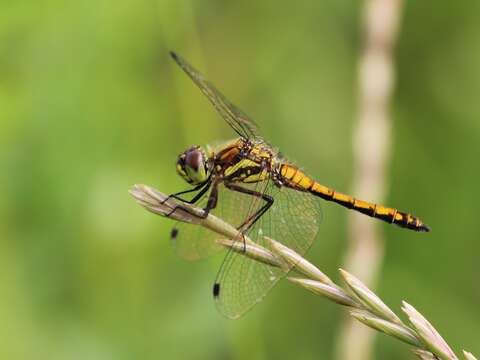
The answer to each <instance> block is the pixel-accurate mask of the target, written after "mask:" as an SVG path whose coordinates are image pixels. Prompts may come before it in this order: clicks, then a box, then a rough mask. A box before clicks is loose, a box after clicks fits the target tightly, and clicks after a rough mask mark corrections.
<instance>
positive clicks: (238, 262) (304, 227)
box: [215, 182, 321, 318]
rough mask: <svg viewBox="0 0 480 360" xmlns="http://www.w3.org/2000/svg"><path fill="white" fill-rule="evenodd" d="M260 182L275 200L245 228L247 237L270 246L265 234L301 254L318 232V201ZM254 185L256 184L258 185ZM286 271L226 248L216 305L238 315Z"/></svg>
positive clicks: (308, 195)
mask: <svg viewBox="0 0 480 360" xmlns="http://www.w3.org/2000/svg"><path fill="white" fill-rule="evenodd" d="M261 186H263V187H264V189H263V191H265V193H266V194H268V195H270V196H273V197H274V199H275V202H274V204H273V205H272V207H271V208H270V209H269V210H268V211H267V212H266V213H265V214H264V215H263V216H262V217H261V218H260V219H259V220H258V221H257V223H255V224H254V226H253V227H251V228H250V229H249V230H248V231H247V234H248V236H249V238H250V239H252V240H253V241H255V242H256V243H258V244H259V245H261V246H263V247H265V248H267V249H270V246H269V245H268V243H267V241H266V240H265V238H264V237H265V236H268V237H270V238H272V239H275V240H277V241H279V242H281V243H283V244H285V245H286V246H288V247H289V248H291V249H293V250H294V251H296V252H297V253H299V254H300V255H302V256H303V255H304V254H305V253H306V252H307V251H308V249H309V248H310V246H311V244H312V243H313V241H314V240H315V238H316V236H317V234H318V228H319V225H320V221H321V209H320V204H319V202H318V201H317V199H315V198H314V197H313V196H311V195H310V194H308V193H304V192H300V191H296V190H292V189H288V188H281V189H278V188H276V187H275V186H274V185H273V184H271V183H268V182H265V183H263V185H261ZM255 187H256V188H257V189H258V188H259V186H258V185H256V186H255ZM244 196H245V195H244ZM242 201H251V200H246V199H243V200H242ZM259 205H260V204H258V203H257V205H255V206H253V207H252V208H251V209H250V211H255V209H258V208H259ZM286 274H287V272H284V271H282V270H281V269H279V268H275V267H272V266H268V265H265V264H262V263H259V262H257V261H254V260H252V259H250V258H248V257H246V256H243V255H241V254H238V253H236V252H234V251H230V252H229V254H228V255H227V257H226V258H225V261H224V263H223V265H222V267H221V269H220V272H219V274H218V275H217V280H216V282H215V284H216V285H215V287H216V291H217V292H218V295H217V296H216V298H215V299H216V303H217V307H218V309H219V310H220V312H221V313H223V314H224V315H225V316H227V317H229V318H238V317H240V316H241V315H242V314H244V313H245V312H246V311H248V310H249V309H250V308H251V307H252V306H253V305H255V304H256V303H258V302H259V301H261V300H262V299H263V297H264V296H265V295H266V294H267V293H268V291H269V290H270V289H271V288H272V287H273V286H274V285H275V284H276V283H277V282H278V281H279V280H280V279H281V278H283V277H284V276H285V275H286Z"/></svg>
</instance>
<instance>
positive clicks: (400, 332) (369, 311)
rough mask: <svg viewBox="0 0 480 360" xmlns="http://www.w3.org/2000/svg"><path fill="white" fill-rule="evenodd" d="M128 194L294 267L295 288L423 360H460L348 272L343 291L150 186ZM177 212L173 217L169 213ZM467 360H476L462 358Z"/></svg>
mask: <svg viewBox="0 0 480 360" xmlns="http://www.w3.org/2000/svg"><path fill="white" fill-rule="evenodd" d="M130 194H131V195H132V196H133V197H134V198H135V199H136V200H137V202H138V203H139V204H140V205H142V206H143V207H144V208H145V209H147V210H148V211H151V212H153V213H155V214H158V215H162V216H165V215H167V214H170V216H169V218H171V219H173V220H177V221H184V222H188V223H193V224H197V225H198V226H204V227H206V228H208V229H210V230H212V231H215V232H216V233H218V234H219V235H220V236H221V238H220V240H219V241H218V242H219V243H220V244H221V245H223V246H225V247H226V248H233V249H234V251H237V252H239V253H240V254H242V255H244V256H248V257H250V258H252V259H254V260H255V261H260V262H262V263H264V264H265V266H277V267H281V268H283V269H284V270H285V271H289V269H291V268H292V267H294V270H295V271H296V272H297V273H298V274H301V275H303V276H301V277H289V278H288V280H290V281H291V282H292V283H294V284H297V285H299V286H301V287H303V288H305V289H307V290H309V291H311V292H312V293H314V294H316V295H320V296H322V297H324V298H326V299H328V300H330V301H333V302H335V303H337V304H340V305H343V306H346V307H347V308H348V310H349V314H350V315H351V317H352V319H355V320H358V322H360V323H362V324H364V325H366V326H368V327H370V328H372V329H374V330H376V331H378V332H381V333H384V334H386V335H388V336H390V337H393V338H395V339H397V340H400V341H402V342H403V343H406V344H408V345H410V346H412V347H413V348H412V351H413V353H414V354H415V355H416V356H417V357H418V358H420V359H423V360H427V359H437V360H438V359H440V360H458V359H459V358H458V357H457V356H456V355H455V353H454V352H453V350H452V349H451V348H450V347H449V346H448V344H447V343H446V342H445V340H444V339H443V338H442V337H441V336H440V334H439V333H438V331H437V330H436V329H435V328H434V327H433V326H432V325H431V324H430V323H429V322H428V320H427V319H425V317H424V316H423V315H422V314H420V313H419V312H418V311H417V310H416V309H415V308H414V307H413V306H411V305H410V304H408V303H406V302H403V303H402V310H403V312H404V313H405V315H406V316H407V318H408V322H404V321H402V320H401V319H400V318H399V317H398V316H397V315H396V314H395V313H394V312H393V311H392V310H391V309H390V308H389V307H388V306H387V305H386V304H385V303H384V302H383V301H382V300H381V299H380V298H379V297H378V296H377V295H376V294H375V293H374V292H372V291H371V290H370V289H369V288H368V287H367V286H365V284H364V283H363V282H361V281H360V280H359V279H357V278H356V277H355V276H353V275H352V274H350V273H349V272H347V271H345V270H342V269H340V270H339V271H340V275H341V277H342V279H343V281H344V282H345V284H346V285H345V286H342V285H338V284H336V283H335V282H334V281H332V280H331V279H330V278H329V277H328V276H327V275H325V274H324V273H323V272H322V271H321V270H320V269H318V268H317V267H316V266H314V265H313V264H311V263H310V262H309V261H307V260H306V259H305V258H303V257H302V256H300V255H299V254H297V253H296V252H295V251H293V250H292V249H289V248H288V247H286V246H285V245H282V244H281V243H280V242H277V241H275V240H273V239H269V238H267V240H268V242H269V245H270V248H271V249H267V248H264V247H261V246H259V245H257V244H256V243H254V242H252V241H251V240H250V239H248V238H245V240H246V242H247V246H244V245H243V243H240V242H238V241H232V240H229V239H238V238H242V235H241V234H240V233H239V232H238V231H237V230H236V229H235V228H234V227H233V226H231V225H230V224H228V223H226V222H224V221H223V220H222V219H220V218H217V217H216V216H214V215H212V214H209V215H208V216H207V217H206V218H205V219H201V218H198V216H196V215H198V214H199V213H200V212H201V211H202V210H201V209H199V208H196V207H195V206H191V205H188V204H184V203H179V202H177V201H176V200H174V199H170V198H168V197H167V196H166V195H165V194H163V193H161V192H159V191H157V190H155V189H153V188H150V187H148V186H146V185H135V186H134V187H133V188H132V189H131V190H130ZM174 208H176V209H177V210H176V211H175V212H174V213H171V210H172V209H174ZM463 355H464V358H465V359H466V360H475V357H474V356H473V355H472V354H471V353H468V352H466V351H464V352H463Z"/></svg>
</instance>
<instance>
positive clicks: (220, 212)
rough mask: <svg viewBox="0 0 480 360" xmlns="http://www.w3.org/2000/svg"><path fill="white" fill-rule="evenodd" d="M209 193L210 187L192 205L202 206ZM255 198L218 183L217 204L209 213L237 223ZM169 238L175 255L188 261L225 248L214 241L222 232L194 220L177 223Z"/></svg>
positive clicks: (230, 222) (241, 219)
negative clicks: (216, 231)
mask: <svg viewBox="0 0 480 360" xmlns="http://www.w3.org/2000/svg"><path fill="white" fill-rule="evenodd" d="M209 196H210V190H209V191H208V192H207V193H206V194H205V195H203V197H202V198H201V199H200V200H199V201H198V202H197V203H196V204H195V206H197V207H200V208H204V207H205V206H206V204H207V201H208V197H209ZM257 201H258V200H257V199H255V198H251V197H242V195H241V194H239V193H236V192H234V191H232V190H229V189H227V188H225V186H224V185H223V183H221V184H220V185H219V188H218V202H217V207H216V208H215V209H213V210H212V211H211V213H212V214H213V215H215V216H218V217H220V218H221V219H223V220H224V221H226V222H228V223H229V224H231V225H233V226H235V227H239V226H240V225H241V224H242V223H243V222H244V220H245V219H246V218H247V216H248V214H249V213H250V212H251V211H252V210H251V208H252V206H255V203H256V202H257ZM171 239H172V244H173V247H174V249H175V252H176V253H177V255H178V256H179V257H181V258H183V259H185V260H189V261H195V260H200V259H202V258H205V257H208V256H211V255H213V254H215V253H216V252H218V251H219V250H222V249H225V247H223V246H221V245H218V243H217V240H219V239H221V235H219V234H217V233H215V232H213V231H211V230H208V229H207V228H204V227H203V226H199V225H196V224H188V223H184V222H178V223H176V224H175V226H174V228H173V229H172V232H171Z"/></svg>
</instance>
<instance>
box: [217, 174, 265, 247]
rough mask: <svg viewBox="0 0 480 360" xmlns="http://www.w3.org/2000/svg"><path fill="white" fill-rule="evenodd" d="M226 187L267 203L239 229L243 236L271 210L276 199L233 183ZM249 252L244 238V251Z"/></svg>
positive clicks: (226, 184)
mask: <svg viewBox="0 0 480 360" xmlns="http://www.w3.org/2000/svg"><path fill="white" fill-rule="evenodd" d="M225 186H226V187H227V188H229V189H230V190H233V191H237V192H239V193H242V194H246V195H250V196H254V197H257V198H262V200H264V201H265V204H263V206H262V207H261V208H260V209H258V210H257V211H256V212H255V213H254V214H253V215H251V216H249V217H248V219H246V220H245V221H244V222H243V223H242V224H241V225H240V226H239V227H238V230H239V231H241V233H242V235H243V234H244V233H245V232H246V231H247V230H248V229H250V228H251V227H252V226H253V225H254V224H255V223H256V222H257V221H258V219H260V218H261V217H262V216H263V214H265V212H266V211H267V210H268V209H270V207H271V206H272V205H273V202H274V199H273V197H271V196H270V195H267V194H263V193H261V192H258V191H255V190H251V189H247V188H244V187H242V186H240V185H236V184H233V183H229V182H225ZM246 250H247V245H246V243H245V239H244V238H243V251H244V252H245V251H246Z"/></svg>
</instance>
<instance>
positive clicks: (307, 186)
mask: <svg viewBox="0 0 480 360" xmlns="http://www.w3.org/2000/svg"><path fill="white" fill-rule="evenodd" d="M279 172H280V175H281V176H282V178H283V183H284V185H285V186H288V187H291V188H294V189H297V190H299V191H308V192H309V193H311V194H312V195H315V196H318V197H321V198H322V199H324V200H327V201H333V202H335V203H337V204H340V205H342V206H344V207H346V208H348V209H352V210H355V211H358V212H361V213H362V214H365V215H368V216H371V217H374V218H376V219H380V220H383V221H385V222H388V223H391V224H396V225H398V226H400V227H403V228H407V229H411V230H415V231H425V232H428V231H430V228H429V227H428V226H427V225H426V224H424V223H423V222H422V221H421V220H420V219H418V218H416V217H414V216H412V215H410V214H407V213H404V212H401V211H399V210H397V209H394V208H389V207H385V206H381V205H377V204H373V203H370V202H367V201H363V200H357V199H355V198H354V197H352V196H350V195H346V194H342V193H340V192H337V191H335V190H333V189H330V188H328V187H326V186H323V185H321V184H319V183H318V182H316V181H314V180H313V179H311V178H310V177H309V176H308V175H306V174H305V173H304V172H303V171H301V170H300V169H298V168H297V167H296V166H293V165H290V164H281V165H280V166H279Z"/></svg>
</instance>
